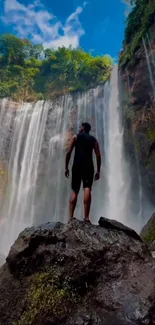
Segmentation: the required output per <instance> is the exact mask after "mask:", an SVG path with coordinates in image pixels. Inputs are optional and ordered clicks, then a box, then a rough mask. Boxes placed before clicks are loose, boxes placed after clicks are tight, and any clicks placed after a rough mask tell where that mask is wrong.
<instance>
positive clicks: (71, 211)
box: [69, 191, 78, 221]
mask: <svg viewBox="0 0 155 325" xmlns="http://www.w3.org/2000/svg"><path fill="white" fill-rule="evenodd" d="M77 197H78V194H77V193H75V192H74V191H73V192H72V193H71V197H70V202H69V220H70V221H71V220H72V219H73V216H74V211H75V208H76V203H77Z"/></svg>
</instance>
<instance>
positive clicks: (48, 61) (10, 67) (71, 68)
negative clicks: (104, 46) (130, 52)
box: [0, 34, 113, 100]
mask: <svg viewBox="0 0 155 325" xmlns="http://www.w3.org/2000/svg"><path fill="white" fill-rule="evenodd" d="M112 66H113V60H112V58H111V57H110V56H108V55H105V56H103V57H100V56H98V57H93V56H92V55H91V54H90V53H86V52H84V51H83V50H82V49H77V50H76V49H72V48H69V49H67V48H65V47H62V48H59V49H57V50H52V49H44V48H43V46H42V45H33V44H32V43H31V42H30V41H28V40H26V39H24V40H22V39H19V38H17V37H15V36H14V35H10V34H6V35H2V36H1V38H0V82H1V86H0V97H1V98H2V97H12V98H13V99H16V100H18V99H21V100H33V99H38V98H41V99H43V98H44V97H51V96H52V95H54V94H55V93H64V92H68V91H75V90H86V89H88V88H91V87H94V86H96V85H98V84H99V83H101V82H104V81H105V80H106V79H107V78H108V77H109V75H110V72H111V68H112Z"/></svg>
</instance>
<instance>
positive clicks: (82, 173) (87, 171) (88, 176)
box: [72, 166, 94, 194]
mask: <svg viewBox="0 0 155 325" xmlns="http://www.w3.org/2000/svg"><path fill="white" fill-rule="evenodd" d="M93 179H94V168H92V167H90V168H84V169H82V168H79V167H74V166H73V168H72V190H73V191H74V192H75V193H77V194H78V193H79V191H80V187H81V182H83V188H90V190H91V189H92V184H93Z"/></svg>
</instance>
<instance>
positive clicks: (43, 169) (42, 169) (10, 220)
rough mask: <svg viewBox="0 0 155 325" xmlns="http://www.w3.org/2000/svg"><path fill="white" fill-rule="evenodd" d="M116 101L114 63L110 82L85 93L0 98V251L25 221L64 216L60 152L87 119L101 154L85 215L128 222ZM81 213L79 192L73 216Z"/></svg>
mask: <svg viewBox="0 0 155 325" xmlns="http://www.w3.org/2000/svg"><path fill="white" fill-rule="evenodd" d="M18 106H19V105H18ZM118 106H119V102H118V69H117V67H116V66H115V67H114V69H113V72H112V76H111V81H110V82H107V83H106V84H105V85H104V86H102V85H101V86H98V87H97V88H96V89H91V90H89V91H87V92H85V93H77V94H74V95H71V94H68V95H65V96H62V97H59V98H57V99H55V100H51V101H46V102H43V101H39V102H38V103H36V104H23V105H21V107H20V108H19V107H16V105H15V104H14V103H13V102H11V101H7V100H3V101H2V102H1V103H0V107H1V113H0V114H1V115H0V130H1V131H0V139H1V140H0V165H1V163H3V165H4V170H5V173H4V174H7V175H8V177H7V180H6V182H5V185H6V186H4V188H3V197H2V200H1V201H2V202H1V203H2V204H1V214H0V252H2V253H4V254H7V252H8V249H9V248H10V245H11V244H12V243H13V241H14V240H15V239H16V237H17V236H18V234H19V232H20V231H22V230H23V229H24V228H25V227H28V226H31V225H33V224H40V223H44V222H47V221H57V220H59V221H62V222H66V221H67V218H68V201H69V195H70V181H68V180H67V179H65V177H64V164H65V153H66V150H67V148H68V145H69V142H70V139H71V138H72V136H73V134H74V133H75V132H77V129H78V127H79V125H80V124H81V122H83V121H88V122H90V124H91V125H92V134H93V135H95V136H96V138H97V139H98V141H99V143H100V148H101V154H102V170H101V180H100V181H99V182H95V183H94V188H93V202H92V209H91V220H92V222H93V223H97V221H98V219H99V218H100V216H101V215H103V216H105V217H109V218H114V219H117V220H120V221H122V222H124V223H126V224H129V225H131V226H133V227H134V223H133V224H130V222H129V220H128V219H127V217H128V215H129V211H128V212H127V210H128V192H129V187H130V186H129V185H130V182H129V176H128V172H127V168H126V167H127V166H126V163H125V159H124V154H123V129H122V127H121V125H120V118H119V107H118ZM11 139H12V140H11ZM70 169H71V165H70ZM81 196H82V191H81ZM82 215H83V201H82V197H80V198H79V200H78V205H77V210H76V214H75V216H77V217H79V218H82Z"/></svg>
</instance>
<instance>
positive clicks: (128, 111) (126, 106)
mask: <svg viewBox="0 0 155 325" xmlns="http://www.w3.org/2000/svg"><path fill="white" fill-rule="evenodd" d="M123 108H124V115H125V117H126V118H129V119H130V120H133V119H134V116H135V114H134V111H133V110H132V108H131V107H130V106H129V104H128V103H125V104H124V106H123Z"/></svg>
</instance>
